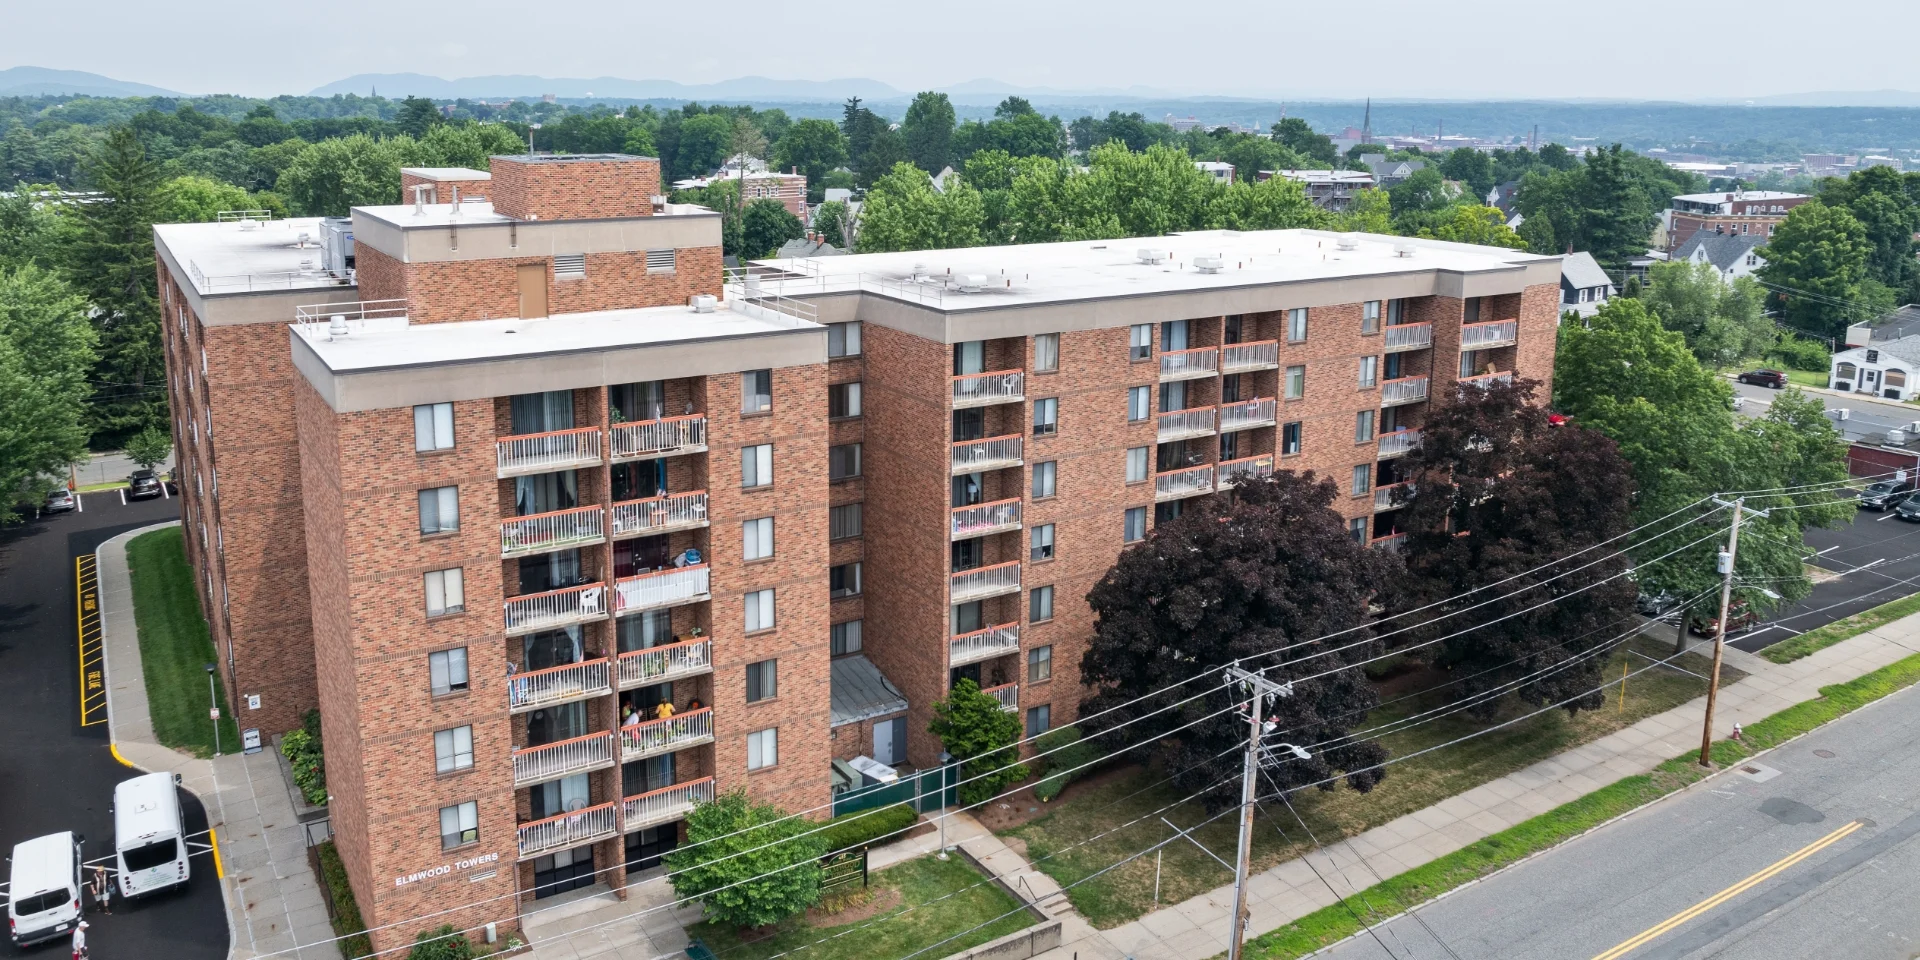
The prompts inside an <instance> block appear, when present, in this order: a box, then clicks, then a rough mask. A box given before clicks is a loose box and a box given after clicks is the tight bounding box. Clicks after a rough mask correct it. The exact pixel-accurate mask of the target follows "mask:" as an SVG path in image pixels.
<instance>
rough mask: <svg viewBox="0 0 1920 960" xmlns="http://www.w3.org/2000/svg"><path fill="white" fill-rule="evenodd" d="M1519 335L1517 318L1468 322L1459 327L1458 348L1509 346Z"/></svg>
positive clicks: (1472, 348)
mask: <svg viewBox="0 0 1920 960" xmlns="http://www.w3.org/2000/svg"><path fill="white" fill-rule="evenodd" d="M1519 335H1520V321H1518V320H1489V321H1487V322H1486V323H1469V324H1466V325H1465V326H1462V327H1461V328H1460V349H1462V350H1491V349H1493V348H1494V347H1511V346H1513V345H1514V343H1515V342H1516V341H1517V340H1518V338H1519Z"/></svg>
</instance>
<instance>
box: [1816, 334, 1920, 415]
mask: <svg viewBox="0 0 1920 960" xmlns="http://www.w3.org/2000/svg"><path fill="white" fill-rule="evenodd" d="M1916 376H1920V335H1914V336H1907V337H1901V338H1900V339H1898V340H1887V341H1881V342H1875V343H1873V344H1872V345H1871V346H1865V347H1852V348H1849V349H1846V350H1842V351H1840V352H1839V353H1836V354H1834V355H1833V368H1832V369H1831V370H1830V371H1829V373H1828V377H1827V385H1828V386H1829V387H1831V388H1833V389H1835V390H1839V391H1842V392H1847V393H1864V394H1868V395H1870V396H1876V397H1885V398H1887V399H1889V400H1905V399H1907V398H1908V397H1910V396H1913V386H1914V380H1915V377H1916Z"/></svg>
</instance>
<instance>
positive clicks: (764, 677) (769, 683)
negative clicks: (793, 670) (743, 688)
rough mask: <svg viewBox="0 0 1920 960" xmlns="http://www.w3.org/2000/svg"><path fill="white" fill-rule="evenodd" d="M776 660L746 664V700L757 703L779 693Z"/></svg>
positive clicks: (777, 662)
mask: <svg viewBox="0 0 1920 960" xmlns="http://www.w3.org/2000/svg"><path fill="white" fill-rule="evenodd" d="M779 664H780V661H778V660H762V661H760V662H759V663H749V664H747V702H748V703H758V702H760V701H762V700H771V699H773V698H774V697H777V696H779V695H780V681H779V672H780V671H779Z"/></svg>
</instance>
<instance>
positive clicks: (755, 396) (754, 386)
mask: <svg viewBox="0 0 1920 960" xmlns="http://www.w3.org/2000/svg"><path fill="white" fill-rule="evenodd" d="M772 409H773V371H772V370H748V371H747V372H745V373H743V374H741V375H740V412H741V413H766V412H767V411H769V410H772Z"/></svg>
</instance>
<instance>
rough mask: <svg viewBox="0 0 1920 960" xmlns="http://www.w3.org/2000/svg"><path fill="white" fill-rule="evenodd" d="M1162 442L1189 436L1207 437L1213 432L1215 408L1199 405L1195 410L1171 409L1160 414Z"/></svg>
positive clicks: (1183, 438)
mask: <svg viewBox="0 0 1920 960" xmlns="http://www.w3.org/2000/svg"><path fill="white" fill-rule="evenodd" d="M1159 431H1160V442H1161V443H1168V442H1170V441H1174V440H1185V439H1187V438H1189V437H1206V436H1211V435H1212V434H1213V408H1212V407H1199V408H1196V409H1193V410H1170V411H1168V412H1166V413H1163V414H1160V419H1159Z"/></svg>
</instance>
